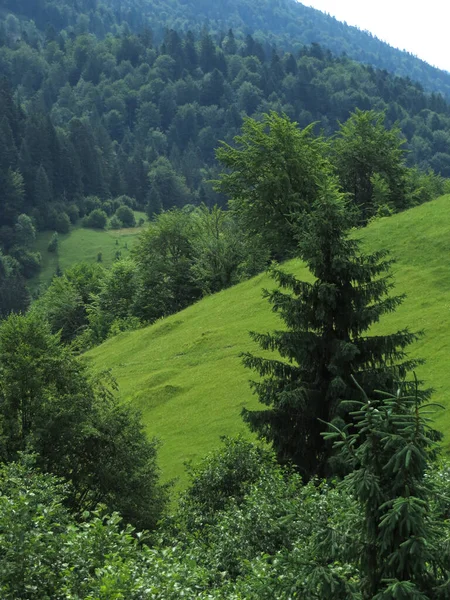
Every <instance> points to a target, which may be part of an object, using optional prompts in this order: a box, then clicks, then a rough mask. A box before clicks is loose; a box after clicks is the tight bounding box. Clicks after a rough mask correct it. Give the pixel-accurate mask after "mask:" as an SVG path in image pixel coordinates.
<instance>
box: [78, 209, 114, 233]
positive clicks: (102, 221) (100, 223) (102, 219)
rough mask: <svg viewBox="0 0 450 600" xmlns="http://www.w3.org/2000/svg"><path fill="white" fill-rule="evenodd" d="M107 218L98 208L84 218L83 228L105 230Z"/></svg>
mask: <svg viewBox="0 0 450 600" xmlns="http://www.w3.org/2000/svg"><path fill="white" fill-rule="evenodd" d="M107 221H108V217H107V215H106V213H105V211H104V210H101V209H100V208H96V209H94V210H93V211H92V212H91V213H89V215H87V216H86V217H84V219H83V226H84V227H92V228H93V229H105V227H106V223H107Z"/></svg>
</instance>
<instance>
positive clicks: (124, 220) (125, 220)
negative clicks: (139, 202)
mask: <svg viewBox="0 0 450 600" xmlns="http://www.w3.org/2000/svg"><path fill="white" fill-rule="evenodd" d="M114 216H115V218H116V219H117V220H118V222H119V223H120V226H121V227H135V226H136V219H135V217H134V212H133V211H132V210H131V208H130V207H129V206H125V205H123V206H119V208H118V209H117V210H116V212H115V213H114Z"/></svg>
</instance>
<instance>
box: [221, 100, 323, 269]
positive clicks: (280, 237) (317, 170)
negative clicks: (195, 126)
mask: <svg viewBox="0 0 450 600" xmlns="http://www.w3.org/2000/svg"><path fill="white" fill-rule="evenodd" d="M235 143H236V147H235V148H233V147H231V146H230V145H228V144H222V146H221V147H220V148H219V149H218V150H217V158H218V159H219V161H220V162H221V163H222V165H223V166H225V167H227V169H229V170H230V171H231V172H226V173H223V174H222V175H221V178H220V180H219V181H218V182H217V189H218V190H220V191H221V192H223V193H226V194H228V195H229V197H230V206H231V209H232V211H233V212H234V213H235V214H236V215H237V216H238V218H239V221H240V222H241V223H242V226H243V228H244V230H245V231H248V232H250V233H252V234H260V235H262V236H263V238H264V240H265V241H266V242H267V245H268V247H269V249H270V250H271V251H272V252H273V253H275V255H276V256H278V257H281V258H285V257H286V256H288V255H289V254H290V253H292V252H293V251H294V250H295V247H296V245H297V239H296V236H297V233H298V227H299V219H300V218H301V215H302V213H303V212H304V211H305V210H307V209H308V208H310V207H311V206H312V204H313V202H314V200H315V199H316V196H317V193H318V190H319V186H320V182H321V181H322V180H323V178H324V177H326V175H327V173H329V172H330V169H331V167H330V165H329V163H328V161H327V159H326V157H325V154H326V147H327V146H326V143H325V141H324V140H322V139H321V138H316V137H314V135H313V132H312V126H309V127H307V128H306V129H304V130H303V131H300V130H299V129H298V128H297V123H292V122H291V121H290V120H289V119H288V118H287V117H286V116H279V115H277V114H276V113H274V112H272V113H270V114H268V115H264V117H263V120H262V121H261V122H258V121H256V120H254V119H247V120H245V121H244V125H243V127H242V135H240V136H237V137H236V138H235Z"/></svg>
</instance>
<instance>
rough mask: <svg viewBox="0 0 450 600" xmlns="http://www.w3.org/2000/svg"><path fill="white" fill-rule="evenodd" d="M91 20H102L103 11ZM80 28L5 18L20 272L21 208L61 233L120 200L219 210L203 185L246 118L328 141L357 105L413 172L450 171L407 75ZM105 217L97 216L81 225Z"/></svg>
mask: <svg viewBox="0 0 450 600" xmlns="http://www.w3.org/2000/svg"><path fill="white" fill-rule="evenodd" d="M95 15H96V18H98V19H99V20H100V22H103V20H104V21H105V22H108V18H107V13H104V11H102V10H101V5H98V10H97V11H96V12H95ZM55 24H56V25H57V23H55ZM85 25H86V23H85V24H84V25H83V19H81V21H79V23H78V25H75V27H74V28H69V29H66V30H61V31H60V32H59V33H58V32H57V28H56V27H55V26H52V25H51V24H50V26H49V27H47V29H46V31H45V33H42V32H41V31H40V30H38V29H36V26H35V25H34V24H33V23H31V22H29V21H26V22H22V21H20V20H19V19H17V18H16V17H15V16H13V15H11V14H10V15H8V16H7V17H6V19H5V20H4V21H2V32H3V33H2V36H3V37H2V39H3V45H2V46H1V47H0V73H1V74H2V76H3V77H4V78H3V79H2V82H1V86H0V87H1V90H0V103H1V114H2V115H3V118H2V120H1V122H0V128H1V135H2V139H3V140H4V143H3V148H2V155H1V157H0V177H1V179H2V187H3V189H4V192H3V194H2V200H1V202H2V209H1V222H0V225H1V226H2V236H1V238H2V247H3V251H4V252H5V253H7V254H8V253H9V254H11V250H12V249H13V248H16V251H15V253H13V254H15V258H16V259H17V260H19V262H20V263H21V264H22V273H23V274H24V275H25V276H26V277H29V276H31V275H33V274H34V273H35V272H36V269H38V268H39V264H38V263H39V260H38V257H36V256H33V253H32V252H31V250H30V247H29V246H30V243H29V242H30V239H31V237H32V236H30V235H29V236H28V238H27V235H26V234H24V236H25V238H26V240H28V241H25V242H24V241H23V240H21V241H19V239H18V237H17V227H19V229H20V230H21V232H22V233H23V232H25V231H27V228H28V230H30V227H29V225H30V224H29V223H28V224H25V223H22V224H18V221H17V219H18V218H19V216H20V215H21V214H23V213H25V215H29V216H30V217H31V218H32V220H33V225H34V226H35V227H37V228H38V229H51V230H55V231H57V232H60V233H61V232H62V233H63V232H66V231H68V230H69V229H70V226H71V223H72V224H73V223H75V222H77V220H78V219H79V217H83V216H85V215H90V213H92V212H93V211H103V213H106V216H108V215H109V216H112V215H113V214H114V213H115V212H116V211H117V209H118V208H119V207H120V206H121V205H123V204H124V205H126V206H128V208H131V209H133V208H139V209H141V210H146V211H147V213H148V214H149V216H151V215H153V214H155V213H158V212H159V211H160V210H161V209H164V210H166V209H168V208H171V207H174V206H177V207H181V206H183V205H186V204H200V203H205V204H206V205H208V206H210V207H211V206H213V205H214V204H216V203H218V204H222V205H223V204H224V202H225V198H224V196H222V195H221V194H218V193H217V191H215V190H214V189H213V186H212V184H211V183H210V182H211V180H215V179H217V176H218V173H219V170H218V166H217V162H216V159H215V148H216V147H217V145H218V142H219V140H225V141H229V142H230V141H231V140H232V139H233V137H234V136H235V135H236V134H237V133H238V131H239V128H240V126H241V124H242V121H243V118H244V117H245V116H246V115H254V116H258V115H260V114H262V113H264V112H269V111H271V110H274V111H277V112H284V113H285V114H286V115H288V116H289V117H290V118H294V119H296V121H297V122H298V123H299V126H300V127H305V126H308V125H309V124H310V123H312V122H317V125H316V131H319V130H322V131H323V133H324V134H325V135H326V136H329V135H332V134H333V133H334V132H335V131H336V129H337V128H338V123H339V122H344V121H345V120H346V119H347V118H348V116H349V114H350V112H351V111H352V110H354V109H355V108H360V109H365V110H368V109H376V110H377V111H385V125H386V126H387V127H391V126H392V125H393V123H394V122H398V123H399V126H400V128H401V131H402V133H403V135H404V138H405V141H406V144H405V149H407V150H408V153H407V162H408V164H409V165H418V166H419V168H420V169H422V170H427V169H430V168H431V169H433V170H434V171H435V172H436V173H439V174H441V175H442V176H444V177H446V176H448V175H450V154H449V153H448V147H449V145H448V142H449V136H448V130H449V121H450V107H449V105H448V104H447V103H446V102H445V101H444V99H443V98H442V96H440V95H438V94H434V93H433V94H427V93H425V92H424V91H423V90H422V89H421V87H420V86H419V85H418V84H415V83H413V82H412V81H411V80H409V79H401V78H398V77H392V76H390V75H388V74H387V72H385V71H379V70H376V69H373V68H372V67H366V66H362V65H359V64H358V63H355V62H353V61H351V60H350V59H348V58H336V57H334V56H333V55H332V54H331V53H330V52H329V51H327V50H325V49H323V48H322V47H321V46H319V45H317V44H316V45H312V46H309V47H302V49H301V50H300V51H299V52H298V53H296V54H295V55H294V54H292V53H284V52H283V51H282V50H275V49H271V50H270V51H269V49H268V48H267V47H266V48H265V47H264V46H263V44H261V43H260V42H258V41H257V39H255V38H254V37H252V36H251V35H247V36H246V37H245V38H242V37H237V36H235V34H234V33H233V31H231V30H230V31H228V32H227V34H226V35H225V36H223V35H222V36H214V35H211V34H210V33H208V32H207V31H206V30H203V31H202V32H201V33H199V34H198V35H195V34H193V33H190V32H188V33H186V34H185V35H181V34H178V33H177V32H176V31H174V30H172V29H171V30H166V31H165V34H164V38H163V41H162V42H161V43H160V44H155V43H154V42H153V39H152V34H151V32H150V30H143V31H142V32H141V33H140V34H138V35H136V34H132V33H130V32H129V31H125V30H123V31H122V30H121V31H118V32H117V33H116V34H114V35H112V34H111V35H107V36H106V37H101V36H99V37H97V36H96V35H94V34H90V33H88V29H89V27H87V26H85ZM418 187H419V188H420V187H421V186H420V184H418ZM419 195H420V194H419ZM419 201H420V199H419ZM105 218H106V217H105V216H102V215H100V216H99V213H98V212H95V213H94V216H93V217H92V218H90V221H87V225H89V224H91V225H93V226H99V225H100V226H104V224H105V222H106V221H105ZM119 222H120V220H119ZM30 231H31V230H30ZM21 235H22V234H21ZM19 237H20V236H19ZM22 237H23V235H22ZM18 246H20V247H21V248H22V250H20V251H19V250H18V249H17V247H18ZM24 248H25V249H24ZM8 268H9V269H11V268H12V267H11V266H10V267H8ZM5 269H6V270H8V269H7V267H6V266H5Z"/></svg>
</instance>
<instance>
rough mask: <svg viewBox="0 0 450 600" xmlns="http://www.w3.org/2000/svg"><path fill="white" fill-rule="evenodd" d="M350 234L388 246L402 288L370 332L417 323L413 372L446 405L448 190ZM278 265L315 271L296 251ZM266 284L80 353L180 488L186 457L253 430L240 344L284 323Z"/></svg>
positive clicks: (442, 422)
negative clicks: (419, 362)
mask: <svg viewBox="0 0 450 600" xmlns="http://www.w3.org/2000/svg"><path fill="white" fill-rule="evenodd" d="M355 235H356V236H357V237H359V238H360V239H361V240H362V248H363V249H364V250H365V251H367V252H370V251H375V250H378V249H384V248H387V249H389V250H390V252H391V255H392V257H393V258H394V259H396V263H395V264H394V266H393V269H392V273H393V281H394V282H395V289H394V290H393V293H394V294H406V298H405V301H404V302H403V304H402V305H401V307H400V308H399V309H398V310H397V311H396V312H395V313H392V314H389V315H387V316H386V317H385V318H384V319H383V320H382V322H380V323H379V324H378V325H377V326H376V327H374V329H373V331H372V332H371V333H374V334H376V333H391V332H394V331H396V330H399V329H403V328H409V329H410V330H412V331H419V330H423V331H424V336H423V337H422V339H421V340H420V341H419V342H417V343H416V344H414V346H413V347H412V349H411V355H413V356H418V357H422V358H424V359H425V360H426V363H425V364H424V365H423V366H421V367H420V368H419V369H418V372H417V375H418V377H419V378H421V379H424V380H425V382H426V384H427V385H428V386H432V387H433V388H434V390H435V391H434V395H433V399H434V401H436V402H439V403H441V404H443V405H444V406H445V407H449V406H450V401H449V397H448V393H447V390H448V389H450V368H449V364H448V357H449V352H450V335H449V334H450V196H444V197H442V198H439V199H437V200H435V201H433V202H429V203H427V204H424V205H421V206H419V207H416V208H413V209H410V210H409V211H406V212H404V213H401V214H397V215H394V216H392V217H388V218H382V219H379V220H377V221H375V222H373V223H371V224H370V225H369V226H368V227H366V228H365V229H364V230H359V231H357V232H355ZM284 268H286V269H288V270H290V271H292V272H294V273H295V274H296V275H297V276H299V277H301V278H310V277H311V276H310V274H309V272H308V271H307V269H306V268H305V266H304V265H302V263H301V262H300V261H299V260H294V261H290V262H289V263H286V265H285V267H284ZM270 287H274V283H273V282H272V281H271V279H270V278H269V277H268V276H267V274H261V275H259V276H257V277H255V278H253V279H251V280H249V281H246V282H244V283H241V284H239V285H237V286H235V287H233V288H230V289H228V290H224V291H222V292H220V293H218V294H215V295H213V296H209V297H206V298H204V299H202V300H201V301H200V302H198V303H197V304H195V305H193V306H191V307H189V308H187V309H186V310H184V311H182V312H180V313H178V314H175V315H172V316H171V317H168V318H166V319H162V320H160V321H158V322H156V323H155V324H153V325H151V326H149V327H147V328H145V329H142V330H139V331H134V332H125V333H122V334H120V335H118V336H117V337H115V338H112V339H110V340H108V341H107V342H105V343H104V344H103V345H101V346H99V347H97V348H95V349H93V350H92V351H90V352H89V353H87V354H86V355H85V358H86V360H87V361H88V362H89V363H90V364H91V365H92V367H93V368H94V370H96V371H99V370H104V369H111V372H112V374H113V376H114V377H115V378H116V380H117V382H118V384H119V393H120V396H121V398H122V399H123V400H124V401H127V402H131V403H132V405H134V406H135V407H137V408H138V409H139V410H140V411H141V412H142V416H143V420H144V423H145V426H146V429H147V432H148V434H149V436H156V437H158V438H159V439H160V440H161V448H160V453H159V456H160V464H161V468H162V472H163V477H164V479H165V480H169V479H172V478H176V479H177V487H179V488H180V487H183V485H184V484H185V482H186V473H185V466H184V463H185V461H194V462H195V461H196V460H198V459H199V458H200V457H202V456H203V455H204V454H206V453H207V452H208V451H209V450H211V449H212V448H214V447H217V446H218V445H219V444H220V437H221V436H223V435H234V434H237V433H242V434H243V435H245V436H250V434H249V433H248V431H247V429H246V426H245V425H244V424H243V422H242V420H241V416H240V412H241V410H242V407H244V406H246V407H248V408H255V407H257V406H259V405H258V402H257V399H256V398H255V397H254V396H253V395H252V392H251V390H250V388H249V385H248V381H249V379H251V377H252V373H251V372H249V371H248V370H246V369H245V368H244V367H243V366H242V364H241V359H240V357H239V354H240V353H241V352H244V351H248V350H250V351H252V352H259V350H258V348H257V347H256V345H255V344H254V343H253V342H252V341H251V340H250V338H249V336H248V332H249V331H251V330H253V331H259V332H264V331H271V330H273V329H274V328H277V327H280V326H281V325H280V321H279V319H278V317H277V315H276V314H274V313H272V312H271V309H270V306H269V304H268V303H267V301H266V300H264V299H263V298H262V295H261V291H262V288H270ZM434 418H435V424H436V426H437V427H438V428H439V429H440V430H442V431H443V432H444V434H445V437H444V446H445V448H446V449H449V448H450V435H449V434H450V414H449V412H448V411H445V410H439V411H438V412H436V414H435V415H434Z"/></svg>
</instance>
